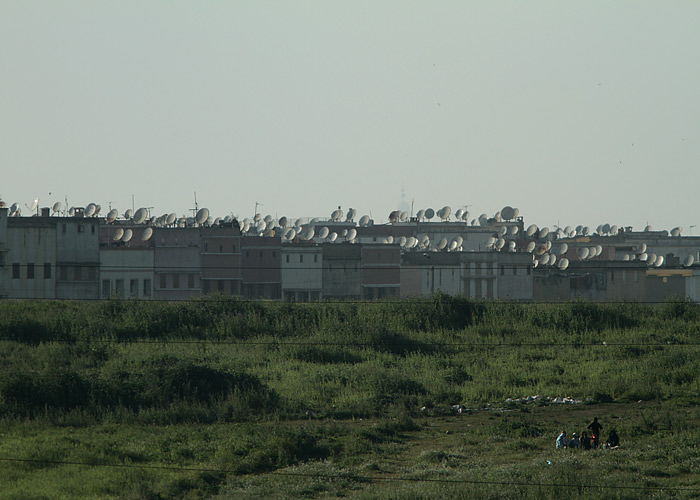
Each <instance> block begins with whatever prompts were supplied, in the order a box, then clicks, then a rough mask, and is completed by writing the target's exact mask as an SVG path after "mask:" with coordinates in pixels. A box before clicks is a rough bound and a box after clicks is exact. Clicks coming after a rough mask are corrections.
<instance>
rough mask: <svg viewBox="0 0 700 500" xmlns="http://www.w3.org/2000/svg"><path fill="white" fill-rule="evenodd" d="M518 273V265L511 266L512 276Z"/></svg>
mask: <svg viewBox="0 0 700 500" xmlns="http://www.w3.org/2000/svg"><path fill="white" fill-rule="evenodd" d="M517 275H518V266H513V276H517Z"/></svg>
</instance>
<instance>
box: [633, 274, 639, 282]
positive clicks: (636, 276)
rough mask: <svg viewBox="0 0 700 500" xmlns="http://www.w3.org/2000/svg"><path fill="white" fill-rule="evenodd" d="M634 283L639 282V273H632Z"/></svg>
mask: <svg viewBox="0 0 700 500" xmlns="http://www.w3.org/2000/svg"><path fill="white" fill-rule="evenodd" d="M634 281H635V283H636V282H637V281H639V271H635V272H634Z"/></svg>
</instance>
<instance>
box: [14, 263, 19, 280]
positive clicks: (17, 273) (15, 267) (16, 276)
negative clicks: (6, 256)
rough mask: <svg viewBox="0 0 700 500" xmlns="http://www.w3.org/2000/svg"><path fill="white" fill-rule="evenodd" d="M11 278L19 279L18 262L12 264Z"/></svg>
mask: <svg viewBox="0 0 700 500" xmlns="http://www.w3.org/2000/svg"><path fill="white" fill-rule="evenodd" d="M12 279H13V280H18V279H19V264H17V263H15V264H12Z"/></svg>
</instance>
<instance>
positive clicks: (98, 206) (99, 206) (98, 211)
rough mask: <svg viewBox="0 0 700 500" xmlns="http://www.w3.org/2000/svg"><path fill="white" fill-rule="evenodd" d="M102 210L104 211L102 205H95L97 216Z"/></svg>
mask: <svg viewBox="0 0 700 500" xmlns="http://www.w3.org/2000/svg"><path fill="white" fill-rule="evenodd" d="M100 210H102V205H99V204H96V205H95V216H97V215H100Z"/></svg>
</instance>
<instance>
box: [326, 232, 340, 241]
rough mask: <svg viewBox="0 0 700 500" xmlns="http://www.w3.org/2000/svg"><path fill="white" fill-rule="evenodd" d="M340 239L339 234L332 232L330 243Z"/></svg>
mask: <svg viewBox="0 0 700 500" xmlns="http://www.w3.org/2000/svg"><path fill="white" fill-rule="evenodd" d="M337 239H338V233H336V232H332V233H331V234H329V235H328V241H330V242H331V243H333V242H334V241H335V240H337Z"/></svg>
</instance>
